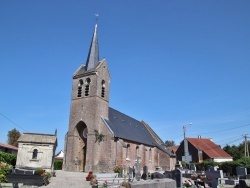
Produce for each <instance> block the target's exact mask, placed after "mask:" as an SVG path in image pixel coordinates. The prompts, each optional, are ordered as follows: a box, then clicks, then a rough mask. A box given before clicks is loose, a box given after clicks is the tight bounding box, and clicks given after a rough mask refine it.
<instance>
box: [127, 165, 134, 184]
mask: <svg viewBox="0 0 250 188" xmlns="http://www.w3.org/2000/svg"><path fill="white" fill-rule="evenodd" d="M133 172H134V169H133V168H131V167H129V168H128V180H129V181H133V180H134V175H133Z"/></svg>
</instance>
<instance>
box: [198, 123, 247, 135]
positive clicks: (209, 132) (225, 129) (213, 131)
mask: <svg viewBox="0 0 250 188" xmlns="http://www.w3.org/2000/svg"><path fill="white" fill-rule="evenodd" d="M246 126H250V124H247V125H242V126H238V127H233V128H229V129H223V130H218V131H212V132H205V133H200V134H210V133H218V132H223V131H229V130H233V129H237V128H240V127H246ZM193 134H194V133H193Z"/></svg>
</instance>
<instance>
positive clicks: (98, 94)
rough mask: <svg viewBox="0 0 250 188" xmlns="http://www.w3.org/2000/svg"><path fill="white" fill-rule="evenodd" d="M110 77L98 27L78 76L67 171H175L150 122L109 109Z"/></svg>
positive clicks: (67, 144)
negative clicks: (137, 168)
mask: <svg viewBox="0 0 250 188" xmlns="http://www.w3.org/2000/svg"><path fill="white" fill-rule="evenodd" d="M109 91H110V72H109V69H108V65H107V62H106V59H102V60H99V46H98V35H97V24H96V25H95V28H94V33H93V37H92V40H91V44H90V49H89V52H88V57H87V61H86V64H85V65H80V67H79V68H78V69H77V70H76V71H75V73H74V74H73V86H72V94H71V105H70V116H69V126H68V132H67V133H66V135H65V149H64V153H65V155H64V161H63V169H64V170H65V171H85V172H89V171H94V172H112V171H113V168H114V167H115V166H117V165H121V166H122V167H123V168H124V169H128V167H132V166H134V165H135V162H139V163H140V166H141V168H142V167H143V166H147V167H148V170H149V171H154V170H155V169H162V170H172V169H173V168H174V165H175V155H174V154H172V153H171V152H170V151H168V150H167V149H166V147H165V146H164V142H163V141H162V140H161V139H160V137H159V136H158V135H157V134H156V133H155V132H154V131H153V130H152V128H151V127H150V126H149V125H148V124H147V123H146V122H145V121H138V120H136V119H134V118H132V117H130V116H128V115H126V114H124V113H122V112H120V111H118V110H116V109H113V108H111V107H109Z"/></svg>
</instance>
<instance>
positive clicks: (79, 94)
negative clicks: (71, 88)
mask: <svg viewBox="0 0 250 188" xmlns="http://www.w3.org/2000/svg"><path fill="white" fill-rule="evenodd" d="M82 85H83V81H82V80H79V82H78V92H77V97H81V96H82Z"/></svg>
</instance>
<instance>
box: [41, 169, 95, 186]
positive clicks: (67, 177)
mask: <svg viewBox="0 0 250 188" xmlns="http://www.w3.org/2000/svg"><path fill="white" fill-rule="evenodd" d="M87 175H88V174H87V173H84V172H65V171H62V170H56V177H52V178H51V179H50V183H49V185H47V186H43V187H44V188H71V187H72V188H91V186H90V185H89V182H87V181H86V176H87Z"/></svg>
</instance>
